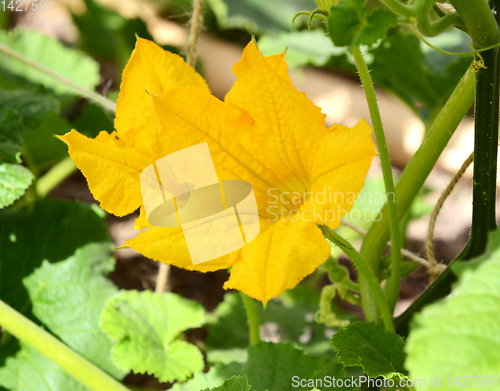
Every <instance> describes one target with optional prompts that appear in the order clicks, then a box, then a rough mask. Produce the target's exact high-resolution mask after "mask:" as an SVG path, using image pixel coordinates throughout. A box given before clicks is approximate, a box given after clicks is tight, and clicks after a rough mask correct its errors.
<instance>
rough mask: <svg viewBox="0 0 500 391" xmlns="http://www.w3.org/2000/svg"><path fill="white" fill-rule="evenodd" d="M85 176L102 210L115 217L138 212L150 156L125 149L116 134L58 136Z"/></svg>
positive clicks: (132, 149)
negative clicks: (93, 137) (143, 174)
mask: <svg viewBox="0 0 500 391" xmlns="http://www.w3.org/2000/svg"><path fill="white" fill-rule="evenodd" d="M59 139H60V140H62V141H64V142H65V143H66V144H67V145H68V151H69V155H70V156H71V159H73V161H74V162H75V164H76V166H77V167H78V168H79V169H80V171H81V172H82V173H83V175H84V176H85V178H87V182H88V185H89V188H90V191H91V192H92V194H93V195H94V197H95V199H96V200H98V201H99V202H100V203H101V207H102V208H103V209H104V210H107V211H108V212H110V213H113V214H114V215H116V216H125V215H127V214H129V213H132V212H133V211H135V210H136V209H137V208H138V207H139V206H140V205H141V203H142V196H141V186H140V175H141V172H142V170H143V169H144V168H145V167H147V166H148V165H149V164H151V162H152V159H151V157H150V156H147V155H144V154H143V153H141V152H140V151H138V150H137V149H135V148H131V147H127V146H124V145H123V143H122V142H121V141H120V140H118V139H117V138H116V133H115V132H113V133H112V134H109V133H107V132H104V131H103V132H101V133H99V135H98V136H97V137H96V138H95V139H91V138H88V137H86V136H84V135H82V134H80V133H78V132H77V131H75V130H72V131H71V132H69V133H66V134H65V135H64V136H61V137H59Z"/></svg>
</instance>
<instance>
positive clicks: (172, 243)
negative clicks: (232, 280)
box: [126, 227, 240, 273]
mask: <svg viewBox="0 0 500 391" xmlns="http://www.w3.org/2000/svg"><path fill="white" fill-rule="evenodd" d="M126 243H127V245H128V246H130V247H132V248H133V249H134V250H135V251H137V252H139V253H141V254H143V255H144V256H145V257H148V258H151V259H153V260H155V261H159V262H163V263H166V264H170V265H174V266H178V267H181V268H183V269H188V270H198V271H200V272H203V273H205V272H211V271H214V270H220V269H227V268H228V267H230V266H232V265H233V264H234V262H235V261H236V259H237V258H238V256H239V252H240V250H238V251H235V252H232V253H231V254H227V255H225V256H222V257H219V258H216V259H212V260H211V261H208V262H203V263H199V264H197V265H193V263H192V261H191V257H190V255H189V250H188V246H187V243H186V239H185V238H184V233H183V232H182V228H159V227H152V228H150V229H148V230H147V231H145V232H141V233H140V234H139V235H138V236H137V237H135V238H133V239H130V240H127V242H126Z"/></svg>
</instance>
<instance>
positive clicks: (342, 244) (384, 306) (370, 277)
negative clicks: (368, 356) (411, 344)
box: [320, 225, 394, 331]
mask: <svg viewBox="0 0 500 391" xmlns="http://www.w3.org/2000/svg"><path fill="white" fill-rule="evenodd" d="M320 228H321V231H323V235H324V236H325V237H326V238H327V239H329V240H331V241H332V242H333V243H335V244H336V245H337V246H339V248H340V249H341V250H342V251H343V252H344V253H345V254H346V255H347V256H348V257H349V258H351V261H352V262H353V263H354V265H355V266H356V268H357V269H358V270H359V271H360V273H361V275H362V276H363V277H364V279H365V280H366V282H367V283H368V286H369V287H370V290H371V292H372V294H373V296H374V297H375V300H376V303H377V306H378V309H379V311H380V313H381V315H382V321H383V322H384V327H385V329H386V330H390V331H394V323H393V321H392V311H391V309H390V308H389V303H388V302H387V298H386V297H385V295H384V292H383V291H382V288H381V287H380V284H379V282H378V278H377V277H376V276H375V273H374V272H373V270H372V269H371V268H370V265H369V264H368V263H367V262H366V261H365V259H364V258H363V257H362V256H361V255H360V254H359V253H358V252H357V251H356V249H355V248H354V247H352V246H351V244H350V243H349V242H348V241H347V240H345V239H344V238H343V237H342V236H340V235H339V234H338V233H336V232H335V231H333V230H332V229H330V228H328V227H327V226H326V225H321V226H320Z"/></svg>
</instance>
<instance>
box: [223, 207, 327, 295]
mask: <svg viewBox="0 0 500 391" xmlns="http://www.w3.org/2000/svg"><path fill="white" fill-rule="evenodd" d="M295 216H297V215H295ZM267 225H268V228H267V230H266V231H265V232H263V233H261V234H260V235H259V236H258V237H257V238H256V239H254V240H253V241H252V242H250V243H249V244H247V245H246V246H245V247H244V248H243V250H242V251H241V260H239V261H238V262H236V263H235V264H234V266H233V268H232V269H231V276H230V278H229V280H228V281H227V282H226V283H225V284H224V288H225V289H238V290H240V291H242V292H243V293H245V294H247V295H248V296H250V297H253V298H255V299H257V300H260V301H262V302H263V303H264V304H266V303H267V302H268V301H269V300H271V299H272V298H273V297H277V296H279V295H280V294H281V293H283V292H284V291H285V290H287V289H292V288H294V287H295V286H296V285H297V284H298V283H299V282H300V281H301V280H302V279H303V278H305V277H306V276H308V275H309V274H311V273H312V272H313V271H314V270H316V268H317V267H318V266H319V265H321V264H322V263H324V262H325V261H326V260H327V259H328V256H329V254H330V245H329V244H328V242H327V241H326V240H325V238H324V237H323V234H322V232H321V230H320V229H319V228H318V226H317V225H316V224H315V223H314V222H311V221H304V220H298V221H292V220H287V221H285V220H279V221H278V222H276V223H271V222H267Z"/></svg>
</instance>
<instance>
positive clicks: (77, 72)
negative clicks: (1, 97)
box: [0, 30, 101, 94]
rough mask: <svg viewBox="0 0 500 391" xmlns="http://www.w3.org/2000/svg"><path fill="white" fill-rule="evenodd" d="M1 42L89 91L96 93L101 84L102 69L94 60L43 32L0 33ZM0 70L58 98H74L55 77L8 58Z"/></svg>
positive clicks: (4, 58)
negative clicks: (64, 95) (60, 95)
mask: <svg viewBox="0 0 500 391" xmlns="http://www.w3.org/2000/svg"><path fill="white" fill-rule="evenodd" d="M0 42H1V43H4V44H6V45H7V46H9V47H10V48H11V49H13V50H15V51H16V52H18V53H20V54H22V55H24V56H26V57H28V58H29V59H30V60H32V61H34V62H36V63H38V64H40V65H43V66H45V67H46V68H49V69H50V70H51V71H53V72H55V73H57V74H58V75H60V76H63V77H65V78H66V79H68V80H71V81H72V82H74V83H75V84H77V85H79V86H80V87H83V88H85V89H87V90H91V91H93V90H94V87H95V86H96V85H97V84H99V82H100V79H101V78H100V76H99V65H98V64H97V63H96V62H95V61H94V60H93V59H92V58H90V57H88V56H86V55H84V54H83V53H80V52H78V51H76V50H74V49H70V48H67V47H65V46H64V45H63V44H62V43H60V42H58V41H57V40H56V39H54V38H50V37H48V36H46V35H44V34H42V33H40V32H37V31H32V30H15V31H14V32H9V33H7V32H5V31H0ZM0 68H2V69H3V70H4V71H5V72H8V73H11V74H13V75H15V76H17V77H21V78H23V79H25V80H28V81H29V82H31V83H36V84H42V85H44V86H45V87H47V88H50V89H52V90H53V91H54V92H56V93H57V94H67V93H70V94H75V91H74V89H73V88H71V87H68V86H67V85H66V84H64V83H62V82H60V81H59V80H57V79H55V78H54V77H52V76H49V75H47V74H45V73H43V72H41V71H39V70H38V69H36V68H34V67H32V66H28V65H25V64H24V63H22V62H20V61H18V60H15V59H13V58H11V57H9V56H2V57H0Z"/></svg>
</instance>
